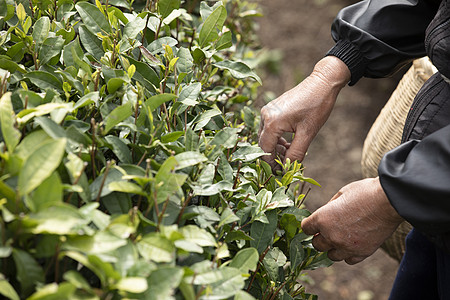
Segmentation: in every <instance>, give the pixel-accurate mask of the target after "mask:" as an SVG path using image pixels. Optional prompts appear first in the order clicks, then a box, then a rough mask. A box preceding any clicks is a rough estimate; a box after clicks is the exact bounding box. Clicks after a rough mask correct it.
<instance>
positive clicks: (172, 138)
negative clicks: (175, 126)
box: [161, 131, 184, 143]
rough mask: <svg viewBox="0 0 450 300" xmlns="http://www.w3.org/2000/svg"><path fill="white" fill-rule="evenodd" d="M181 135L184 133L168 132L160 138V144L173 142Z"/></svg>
mask: <svg viewBox="0 0 450 300" xmlns="http://www.w3.org/2000/svg"><path fill="white" fill-rule="evenodd" d="M183 135H184V131H173V132H170V133H168V134H165V135H163V136H161V142H163V143H171V142H175V141H176V140H178V139H179V138H180V137H182V136H183Z"/></svg>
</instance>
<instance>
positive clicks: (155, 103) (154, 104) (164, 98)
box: [145, 94, 177, 112]
mask: <svg viewBox="0 0 450 300" xmlns="http://www.w3.org/2000/svg"><path fill="white" fill-rule="evenodd" d="M176 97H177V96H176V95H174V94H159V95H155V96H152V97H150V98H148V99H147V101H145V105H146V106H147V107H148V108H149V109H150V112H153V111H154V110H155V109H156V108H158V107H159V106H160V105H162V104H163V103H166V102H168V101H171V100H174V99H175V98H176Z"/></svg>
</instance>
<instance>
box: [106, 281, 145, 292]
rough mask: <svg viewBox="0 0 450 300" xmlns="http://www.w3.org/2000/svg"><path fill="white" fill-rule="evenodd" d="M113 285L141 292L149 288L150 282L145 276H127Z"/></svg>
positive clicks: (117, 287)
mask: <svg viewBox="0 0 450 300" xmlns="http://www.w3.org/2000/svg"><path fill="white" fill-rule="evenodd" d="M113 287H114V288H116V289H118V290H120V291H125V292H130V293H135V294H139V293H143V292H145V291H146V290H147V288H148V284H147V280H146V279H145V278H141V277H125V278H121V279H120V280H119V281H118V282H117V283H116V284H114V286H113Z"/></svg>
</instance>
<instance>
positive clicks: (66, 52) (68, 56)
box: [63, 37, 84, 66]
mask: <svg viewBox="0 0 450 300" xmlns="http://www.w3.org/2000/svg"><path fill="white" fill-rule="evenodd" d="M72 48H73V49H74V50H75V53H76V55H77V56H78V57H83V56H84V52H83V49H81V45H80V40H79V38H78V37H77V38H76V39H74V40H73V41H71V42H70V43H68V44H67V45H65V46H64V49H63V60H64V63H65V64H66V66H76V64H75V61H74V58H73V55H72Z"/></svg>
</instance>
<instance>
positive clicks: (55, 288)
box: [27, 282, 76, 300]
mask: <svg viewBox="0 0 450 300" xmlns="http://www.w3.org/2000/svg"><path fill="white" fill-rule="evenodd" d="M75 290H76V287H75V286H74V285H72V284H71V283H68V282H63V283H61V284H59V285H58V284H56V283H50V284H47V285H45V286H43V287H41V288H39V290H38V291H37V292H36V293H34V294H33V295H31V296H30V297H29V298H27V300H59V299H70V298H72V296H73V294H74V292H75Z"/></svg>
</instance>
